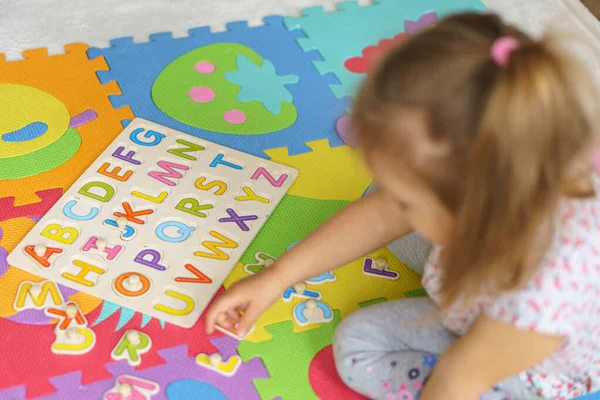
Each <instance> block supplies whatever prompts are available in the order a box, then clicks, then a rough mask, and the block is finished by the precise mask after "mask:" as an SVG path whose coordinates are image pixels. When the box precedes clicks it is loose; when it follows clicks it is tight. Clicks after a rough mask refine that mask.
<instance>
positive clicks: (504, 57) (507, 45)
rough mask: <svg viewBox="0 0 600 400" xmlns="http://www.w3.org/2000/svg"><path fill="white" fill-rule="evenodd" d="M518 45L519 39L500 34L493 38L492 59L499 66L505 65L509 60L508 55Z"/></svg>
mask: <svg viewBox="0 0 600 400" xmlns="http://www.w3.org/2000/svg"><path fill="white" fill-rule="evenodd" d="M519 46H520V44H519V41H518V40H517V39H515V38H514V37H511V36H502V37H500V38H498V39H496V40H494V44H492V60H494V62H495V63H496V64H498V65H499V66H501V67H505V66H506V64H508V62H509V61H510V55H511V54H512V52H513V51H515V50H517V49H518V48H519Z"/></svg>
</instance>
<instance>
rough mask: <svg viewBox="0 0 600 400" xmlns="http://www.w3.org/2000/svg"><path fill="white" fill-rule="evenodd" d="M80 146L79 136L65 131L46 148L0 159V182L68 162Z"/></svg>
mask: <svg viewBox="0 0 600 400" xmlns="http://www.w3.org/2000/svg"><path fill="white" fill-rule="evenodd" d="M80 146H81V136H80V135H79V132H77V131H76V130H75V129H67V131H66V132H65V133H64V134H63V135H62V136H61V137H60V138H58V139H57V140H56V141H54V142H53V143H51V144H49V145H48V146H46V147H42V148H41V149H39V150H36V151H33V152H31V153H28V154H24V155H22V156H17V157H11V158H0V180H6V179H18V178H25V177H27V176H34V175H38V174H41V173H42V172H46V171H49V170H51V169H53V168H56V167H58V166H59V165H61V164H63V163H65V162H66V161H68V160H69V159H70V158H71V157H73V156H74V155H75V153H77V150H79V147H80Z"/></svg>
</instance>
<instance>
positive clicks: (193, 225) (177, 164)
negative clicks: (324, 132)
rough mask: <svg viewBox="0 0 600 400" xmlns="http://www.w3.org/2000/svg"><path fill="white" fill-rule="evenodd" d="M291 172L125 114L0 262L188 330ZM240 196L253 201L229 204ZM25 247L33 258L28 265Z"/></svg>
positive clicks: (286, 184)
mask: <svg viewBox="0 0 600 400" xmlns="http://www.w3.org/2000/svg"><path fill="white" fill-rule="evenodd" d="M296 176H297V171H296V170H294V169H292V168H289V167H287V166H283V165H280V164H276V163H273V162H270V161H266V160H264V159H262V158H259V157H256V156H251V155H248V154H245V153H242V152H239V151H235V150H232V149H230V148H226V147H223V146H219V145H217V144H215V143H211V142H207V141H204V140H201V139H199V138H192V137H190V136H188V135H184V134H183V133H181V132H178V131H175V130H172V129H169V128H167V127H165V126H162V125H158V124H155V123H152V122H150V121H147V120H143V119H141V118H136V119H135V120H133V122H131V123H130V124H129V125H128V126H127V128H125V130H124V131H123V132H122V133H121V134H120V135H119V136H118V137H117V138H116V139H115V140H114V141H113V143H111V145H110V146H108V147H107V149H106V150H105V151H104V152H103V153H102V154H101V155H100V157H99V158H98V159H97V160H95V161H94V163H92V165H91V166H90V167H89V168H88V169H87V170H86V171H85V173H84V174H83V175H82V176H81V177H80V178H79V179H78V180H77V181H76V182H75V184H73V186H72V187H71V188H69V190H68V191H67V192H66V193H65V195H64V196H63V197H62V198H61V199H60V200H59V201H58V202H57V203H56V204H55V205H54V206H53V207H52V209H51V210H50V211H49V212H48V213H47V214H46V215H45V216H44V217H43V218H42V219H41V220H40V222H39V223H38V224H37V225H36V227H35V228H34V229H32V230H31V231H30V232H29V233H28V234H27V236H25V238H24V239H23V240H22V241H21V243H20V245H19V246H17V247H16V248H15V249H14V250H13V251H12V252H11V253H10V255H9V257H8V260H9V262H11V263H13V264H18V265H19V266H20V267H21V268H23V269H25V270H28V271H29V272H32V273H35V274H37V275H40V276H43V277H46V278H48V279H51V280H53V281H56V282H59V283H61V284H63V285H65V286H69V287H72V288H74V289H77V290H81V291H85V292H86V293H90V294H93V295H95V296H98V297H101V298H102V299H105V300H108V301H110V302H112V303H116V304H120V305H121V306H124V307H128V308H131V309H134V310H136V311H139V312H143V313H145V314H147V315H151V316H153V317H155V318H159V319H163V320H165V321H168V322H171V323H173V324H176V325H179V326H182V327H186V328H189V327H191V326H193V325H194V324H195V323H196V321H197V319H198V318H199V317H200V314H201V313H202V312H203V311H204V309H205V307H206V306H207V305H208V303H209V301H210V299H211V298H212V296H213V295H214V294H215V293H216V292H217V290H218V289H219V288H220V286H221V284H222V282H223V280H224V279H225V278H226V277H227V275H228V273H229V272H230V271H231V269H232V268H233V267H234V266H235V264H236V262H237V260H238V259H239V258H240V257H241V256H242V254H243V252H244V251H245V249H246V248H247V246H248V245H249V244H250V242H251V241H252V240H253V238H254V237H255V235H256V234H257V233H258V232H259V231H260V229H261V227H262V226H263V224H264V223H265V222H266V221H267V219H268V217H269V215H270V214H271V213H272V212H273V210H274V209H275V207H277V205H278V203H279V202H280V201H281V199H282V198H283V196H284V195H285V193H286V192H287V190H288V189H289V188H290V186H292V184H293V182H294V181H295V179H296ZM199 178H200V179H201V181H200V182H199V181H198V179H199ZM243 188H247V189H248V188H249V189H251V190H252V191H251V192H250V193H254V194H256V195H252V196H250V195H248V196H243V198H240V196H239V193H240V192H241V191H242V189H243ZM215 189H216V190H215ZM257 195H260V196H261V197H260V199H261V200H263V201H259V197H257ZM101 241H102V242H101ZM55 247H56V248H57V249H56V251H59V250H60V251H61V252H64V256H61V257H60V258H58V260H56V261H53V262H50V261H51V259H50V258H49V256H47V255H46V254H48V253H49V250H50V249H53V248H55ZM32 248H33V249H34V250H35V249H39V248H41V249H42V251H41V254H44V258H43V259H41V260H40V259H39V258H40V257H39V256H38V257H32V256H31V253H32V252H31V249H32ZM33 254H35V252H34V253H33ZM117 256H118V257H119V258H118V266H119V268H116V263H115V260H117Z"/></svg>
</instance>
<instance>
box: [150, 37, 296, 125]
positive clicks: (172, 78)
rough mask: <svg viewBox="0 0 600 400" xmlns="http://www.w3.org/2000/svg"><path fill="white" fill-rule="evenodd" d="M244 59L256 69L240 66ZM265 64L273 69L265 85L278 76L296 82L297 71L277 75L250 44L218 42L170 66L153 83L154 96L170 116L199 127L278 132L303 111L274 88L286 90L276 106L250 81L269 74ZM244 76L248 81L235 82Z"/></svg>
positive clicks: (185, 56)
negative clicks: (231, 74)
mask: <svg viewBox="0 0 600 400" xmlns="http://www.w3.org/2000/svg"><path fill="white" fill-rule="evenodd" d="M242 60H244V61H246V60H247V61H249V62H251V63H252V64H254V65H255V66H256V68H255V69H254V71H253V69H252V68H251V67H250V68H248V65H247V61H246V63H245V64H241V65H238V63H241V62H242ZM240 67H241V68H240ZM263 68H264V69H265V70H267V69H268V70H270V71H272V73H273V74H272V80H270V81H268V82H267V81H265V85H264V86H276V85H277V81H279V82H280V83H281V85H285V84H292V83H294V81H296V82H297V77H295V78H296V79H294V76H293V75H290V76H287V77H281V76H278V75H276V74H275V72H274V68H272V65H271V64H270V62H268V61H267V60H265V59H263V58H262V57H261V56H260V55H259V54H258V53H256V52H255V51H254V50H252V49H251V48H249V47H247V46H244V45H241V44H237V43H217V44H211V45H208V46H204V47H200V48H198V49H196V50H193V51H190V52H189V53H186V54H184V55H182V56H180V57H178V58H177V59H175V60H174V61H173V62H171V63H170V64H169V65H167V67H166V68H165V69H164V70H163V71H162V72H161V73H160V74H159V75H158V77H157V78H156V80H155V81H154V84H153V85H152V100H153V101H154V104H155V105H156V106H157V107H158V108H159V109H160V110H161V111H162V112H164V113H165V114H167V115H168V116H170V117H171V118H174V119H176V120H177V121H180V122H182V123H184V124H187V125H190V126H194V127H196V128H200V129H206V130H209V131H213V132H221V133H231V134H241V135H256V134H263V133H269V132H275V131H279V130H282V129H285V128H287V127H288V126H291V125H292V124H293V123H294V122H296V119H297V117H298V113H297V111H296V107H294V105H293V104H292V103H291V102H288V101H285V100H290V99H291V95H289V96H287V95H281V92H282V91H271V92H272V93H273V92H275V93H274V95H276V96H277V95H281V100H280V103H279V104H280V105H281V107H273V106H272V105H273V103H272V100H273V99H269V100H271V101H269V102H265V99H264V96H265V91H264V90H259V89H260V87H261V86H260V85H258V86H257V85H256V84H253V83H255V82H253V81H252V80H251V79H252V76H256V77H257V79H266V78H265V75H264V74H259V73H258V72H257V71H256V70H261V69H263ZM232 72H233V73H236V74H235V75H233V78H231V76H230V78H229V79H227V78H226V77H225V74H227V73H232ZM263 72H266V71H263ZM252 74H255V75H252ZM240 78H241V79H242V80H247V81H248V82H249V84H248V85H247V86H244V85H243V84H242V85H240V84H237V83H234V82H232V80H234V81H236V82H239V81H240ZM251 83H252V84H251ZM283 91H285V90H283ZM253 92H254V93H253ZM265 104H267V105H266V106H265ZM269 109H270V110H271V111H273V110H274V112H271V111H269Z"/></svg>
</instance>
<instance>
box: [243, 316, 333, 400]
mask: <svg viewBox="0 0 600 400" xmlns="http://www.w3.org/2000/svg"><path fill="white" fill-rule="evenodd" d="M339 321H340V315H339V312H338V311H334V316H333V320H332V321H331V322H330V323H328V324H325V325H323V326H322V327H320V328H318V329H313V330H310V331H307V332H302V333H296V334H292V324H293V323H292V322H291V321H286V322H281V323H278V324H275V325H270V326H267V328H266V329H267V330H268V331H269V332H270V333H271V335H272V336H273V340H269V341H266V342H261V343H251V342H248V341H245V342H242V343H240V345H239V346H238V352H239V353H240V355H241V356H242V360H244V361H246V360H250V359H252V358H254V357H260V358H261V359H262V360H263V362H264V363H265V366H266V367H267V371H268V372H269V374H270V375H271V378H270V379H265V380H262V379H258V380H256V381H255V382H254V383H255V385H256V389H257V390H258V393H259V394H260V396H261V399H273V398H275V397H281V398H282V399H285V400H310V399H318V397H316V395H315V393H314V391H313V390H312V389H311V387H310V383H309V382H308V379H307V377H308V370H309V366H310V364H311V360H312V359H313V357H314V356H315V355H316V354H317V353H318V352H319V351H320V350H321V349H323V348H324V347H326V346H328V345H330V344H331V340H332V337H333V331H334V330H335V327H336V326H337V324H338V323H339ZM282 349H288V350H287V351H282ZM299 354H302V357H299ZM331 400H333V399H331Z"/></svg>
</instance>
